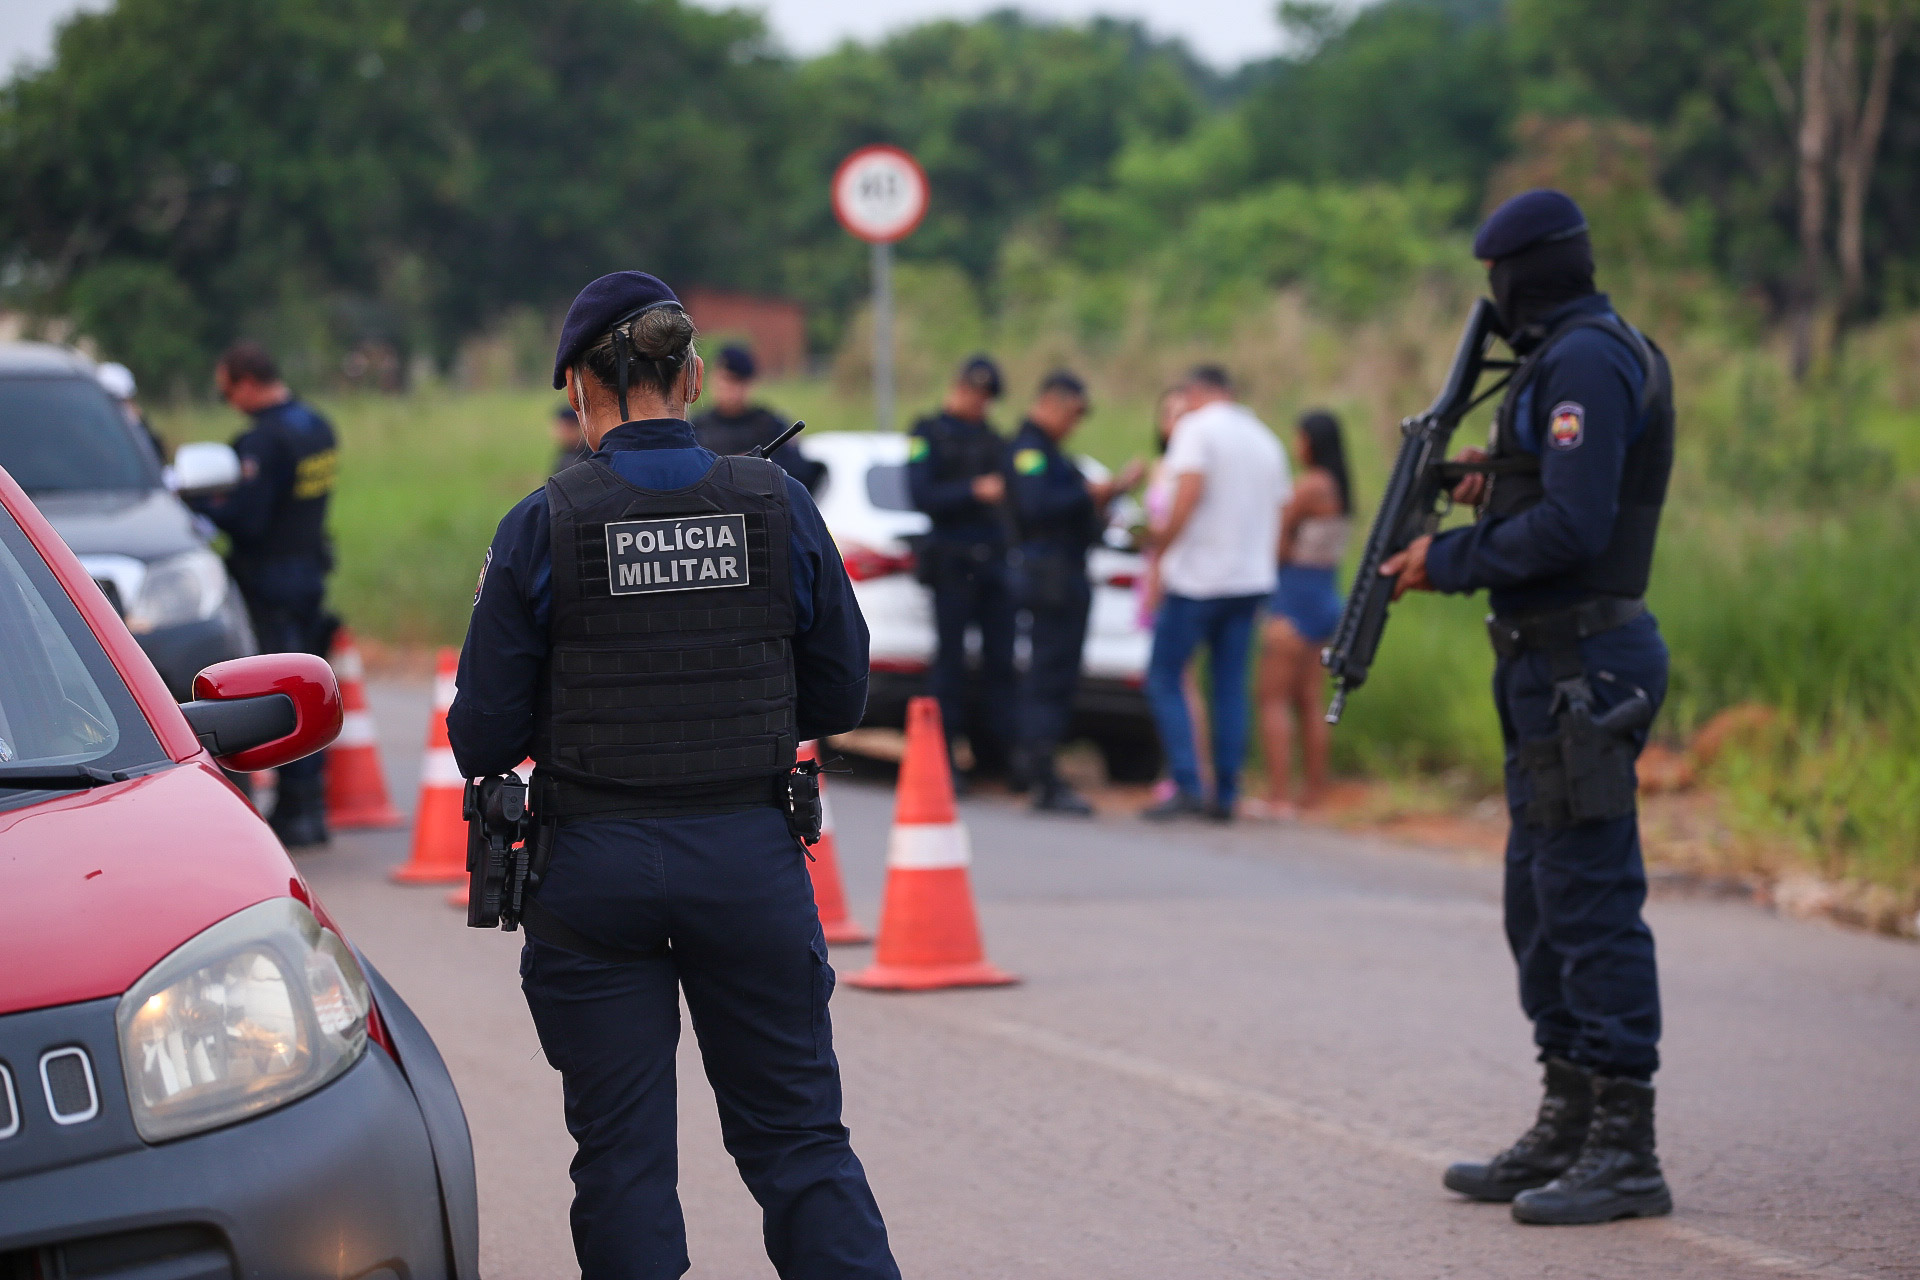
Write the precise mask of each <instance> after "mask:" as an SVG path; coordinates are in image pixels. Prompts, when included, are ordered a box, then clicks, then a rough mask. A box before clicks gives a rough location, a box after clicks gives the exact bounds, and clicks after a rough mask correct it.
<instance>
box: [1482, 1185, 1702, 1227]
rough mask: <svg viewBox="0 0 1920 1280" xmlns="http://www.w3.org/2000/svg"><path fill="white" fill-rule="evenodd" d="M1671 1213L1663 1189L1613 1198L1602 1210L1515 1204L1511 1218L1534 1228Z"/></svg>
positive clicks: (1670, 1203)
mask: <svg viewBox="0 0 1920 1280" xmlns="http://www.w3.org/2000/svg"><path fill="white" fill-rule="evenodd" d="M1672 1212H1673V1194H1672V1193H1671V1192H1668V1191H1662V1192H1660V1193H1659V1194H1657V1195H1644V1196H1634V1197H1632V1198H1631V1199H1624V1200H1616V1201H1614V1202H1613V1203H1612V1204H1611V1205H1609V1206H1607V1209H1606V1211H1605V1212H1604V1213H1592V1212H1588V1213H1576V1212H1572V1211H1561V1212H1554V1211H1553V1210H1542V1209H1536V1208H1533V1207H1532V1206H1529V1205H1524V1204H1515V1205H1514V1206H1513V1220H1514V1221H1515V1222H1523V1223H1526V1224H1527V1225H1528V1226H1534V1227H1590V1226H1595V1225H1597V1224H1599V1223H1603V1222H1618V1221H1620V1220H1621V1219H1622V1218H1661V1217H1665V1216H1666V1215H1667V1214H1669V1213H1672Z"/></svg>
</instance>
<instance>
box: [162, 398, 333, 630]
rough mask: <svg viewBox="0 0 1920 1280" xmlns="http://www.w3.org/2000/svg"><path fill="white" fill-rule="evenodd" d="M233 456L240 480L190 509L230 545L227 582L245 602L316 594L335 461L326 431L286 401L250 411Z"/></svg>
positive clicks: (324, 560)
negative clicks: (221, 533) (250, 420)
mask: <svg viewBox="0 0 1920 1280" xmlns="http://www.w3.org/2000/svg"><path fill="white" fill-rule="evenodd" d="M233 451H234V452H235V453H236V454H238V455H239V457H240V483H239V484H237V485H235V486H234V487H233V488H232V489H229V490H228V491H227V492H226V493H224V494H221V495H219V496H218V497H214V498H209V499H204V500H200V501H196V502H195V504H194V506H195V507H196V509H198V510H199V511H201V512H202V513H204V514H205V515H206V516H207V517H208V518H209V519H211V520H212V521H213V523H214V524H215V525H217V526H219V528H220V529H222V530H223V531H224V532H225V533H226V535H227V537H228V538H229V539H231V540H232V543H233V552H232V555H231V557H230V563H231V565H232V568H233V573H234V577H235V578H236V579H237V580H238V581H239V583H240V587H241V589H242V590H243V591H245V592H246V593H247V594H248V596H249V597H251V598H264V599H273V600H290V599H295V598H299V597H303V596H309V595H316V594H317V593H319V591H320V590H321V589H322V587H323V585H324V581H323V580H324V578H325V575H326V572H327V570H328V569H330V568H332V566H333V554H332V550H331V548H330V546H329V544H328V542H327V532H326V518H327V500H328V498H329V496H330V495H331V494H332V493H333V483H334V474H335V472H336V470H337V469H338V466H339V457H340V455H339V451H338V449H337V447H336V445H335V441H334V435H333V427H332V426H331V425H330V424H329V423H328V422H327V420H326V419H325V418H323V417H321V416H320V415H319V414H318V413H316V412H314V410H313V409H311V408H309V407H308V406H307V405H304V404H302V403H300V401H298V400H285V401H282V402H281V403H279V404H277V405H273V406H271V407H269V408H266V409H262V410H260V411H259V412H257V413H255V414H254V415H253V424H252V425H251V426H250V427H248V428H247V430H245V431H243V432H241V433H240V434H239V435H238V436H236V437H235V438H234V441H233Z"/></svg>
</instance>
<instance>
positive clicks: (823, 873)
mask: <svg viewBox="0 0 1920 1280" xmlns="http://www.w3.org/2000/svg"><path fill="white" fill-rule="evenodd" d="M800 758H801V759H802V760H818V759H819V758H820V752H819V750H818V748H817V746H816V744H814V743H811V742H803V743H801V744H800ZM809 852H811V853H812V854H813V861H811V862H809V863H807V870H808V872H809V873H811V874H812V876H813V900H814V903H815V904H816V905H817V906H818V907H819V908H820V932H821V933H823V934H825V935H826V938H827V941H828V942H839V943H848V944H851V943H858V942H872V941H873V935H872V934H870V933H868V932H867V931H866V930H865V929H862V928H861V927H860V926H859V924H858V923H857V922H856V921H855V920H854V919H853V917H852V916H850V915H848V914H847V891H846V888H845V886H843V885H842V884H841V883H840V855H839V852H838V851H837V850H836V849H835V847H834V841H833V802H832V801H831V800H829V799H828V798H827V780H826V778H825V776H824V775H823V776H822V777H821V779H820V839H819V840H818V841H817V842H816V843H815V844H814V845H813V847H812V849H811V850H809Z"/></svg>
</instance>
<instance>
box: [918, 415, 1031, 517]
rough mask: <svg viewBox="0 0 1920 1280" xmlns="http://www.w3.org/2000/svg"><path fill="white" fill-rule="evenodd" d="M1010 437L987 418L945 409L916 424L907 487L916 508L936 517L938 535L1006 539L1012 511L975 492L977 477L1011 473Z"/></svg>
mask: <svg viewBox="0 0 1920 1280" xmlns="http://www.w3.org/2000/svg"><path fill="white" fill-rule="evenodd" d="M1006 461H1007V459H1006V441H1004V440H1002V439H1001V438H1000V433H999V432H997V431H995V430H994V429H993V428H992V427H991V426H989V425H988V424H987V423H986V422H984V421H981V422H969V421H967V420H966V419H965V418H956V417H954V416H953V415H952V414H950V413H947V412H945V411H944V410H942V411H941V412H939V413H935V414H929V415H928V416H926V417H924V418H922V419H920V421H918V422H916V423H914V424H913V432H912V439H911V440H910V441H909V442H908V446H907V489H908V492H909V493H911V494H912V495H913V505H914V508H915V509H916V510H919V511H924V512H926V513H927V514H928V515H929V516H931V517H933V533H934V536H935V537H938V538H945V539H951V540H952V541H955V542H988V543H1004V542H1005V541H1006V540H1007V516H1006V512H1005V511H1004V510H1002V509H1001V507H1000V505H999V504H997V503H991V502H982V501H980V500H979V499H978V498H976V497H974V496H973V482H974V479H975V478H976V477H978V476H983V475H987V474H989V473H991V472H999V473H1000V474H1002V475H1005V474H1006Z"/></svg>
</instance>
